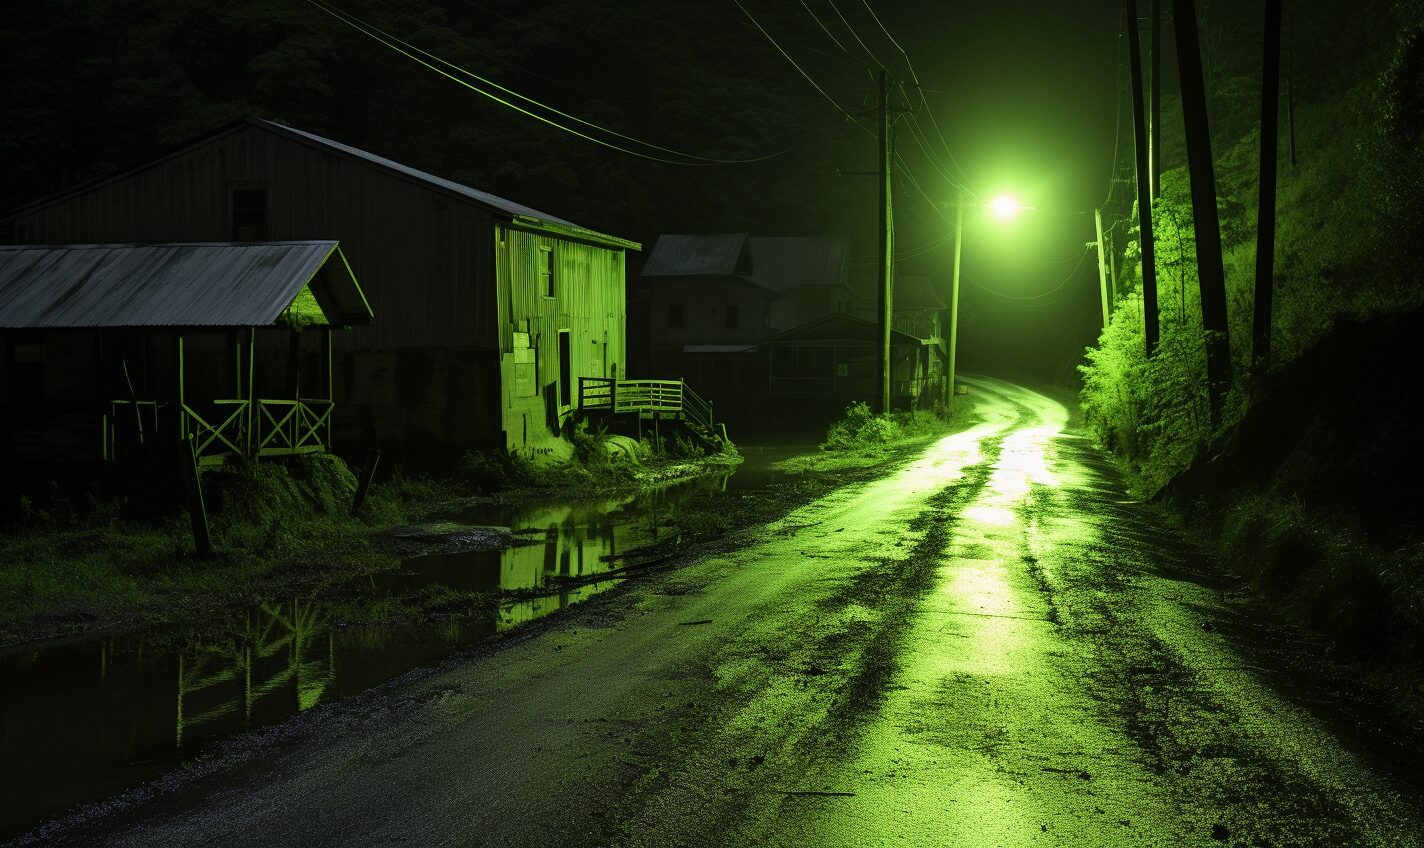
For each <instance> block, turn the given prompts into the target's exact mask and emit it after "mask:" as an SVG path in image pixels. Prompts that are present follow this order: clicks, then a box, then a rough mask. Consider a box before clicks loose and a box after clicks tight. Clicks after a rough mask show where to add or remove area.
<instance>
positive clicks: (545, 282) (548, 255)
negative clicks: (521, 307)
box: [539, 247, 554, 297]
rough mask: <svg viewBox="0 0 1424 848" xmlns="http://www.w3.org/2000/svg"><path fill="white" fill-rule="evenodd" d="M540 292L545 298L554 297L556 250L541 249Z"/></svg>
mask: <svg viewBox="0 0 1424 848" xmlns="http://www.w3.org/2000/svg"><path fill="white" fill-rule="evenodd" d="M539 291H540V292H541V293H543V295H544V296H545V297H553V296H554V249H553V248H552V247H541V248H539Z"/></svg>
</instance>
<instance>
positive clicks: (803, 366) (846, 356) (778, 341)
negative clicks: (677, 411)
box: [757, 313, 939, 420]
mask: <svg viewBox="0 0 1424 848" xmlns="http://www.w3.org/2000/svg"><path fill="white" fill-rule="evenodd" d="M879 346H880V327H879V325H878V324H876V323H874V322H872V321H866V320H864V319H862V318H857V317H855V316H853V315H848V314H845V313H837V314H835V315H826V316H824V317H822V318H818V319H816V320H815V321H811V322H809V323H806V324H803V325H801V326H799V327H796V328H794V329H791V330H788V331H786V332H784V333H781V334H779V335H777V336H774V337H772V338H770V339H767V340H766V341H764V342H762V343H761V344H759V345H757V347H758V349H760V350H761V351H763V352H764V353H765V355H766V357H767V366H768V372H769V375H770V381H769V385H768V391H769V401H770V404H771V405H772V406H779V407H784V408H792V407H794V408H795V409H796V410H797V412H798V414H805V415H808V416H811V417H813V418H816V419H817V420H820V419H824V420H830V419H832V418H834V417H836V416H837V415H839V414H840V413H841V412H842V411H844V409H845V407H846V406H847V405H849V404H851V403H854V402H855V401H870V400H872V399H873V398H875V397H876V396H877V394H878V392H879V389H878V386H879V381H878V379H877V374H876V368H877V367H878V362H879V358H878V351H879ZM938 349H939V347H938V343H937V342H931V341H930V340H927V339H920V338H916V337H915V336H912V335H909V334H907V333H903V332H900V331H899V330H892V331H891V333H890V404H891V407H892V408H894V409H910V408H918V407H925V406H929V405H931V404H932V403H933V401H934V396H935V385H936V384H935V383H934V382H933V381H932V370H931V363H932V362H933V361H934V359H935V357H936V351H937V350H938Z"/></svg>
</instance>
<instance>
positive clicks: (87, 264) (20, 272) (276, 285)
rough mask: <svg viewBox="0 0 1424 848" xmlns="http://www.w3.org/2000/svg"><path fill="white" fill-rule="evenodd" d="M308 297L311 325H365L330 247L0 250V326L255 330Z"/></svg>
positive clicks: (342, 262)
mask: <svg viewBox="0 0 1424 848" xmlns="http://www.w3.org/2000/svg"><path fill="white" fill-rule="evenodd" d="M307 291H309V292H310V293H311V296H312V297H313V298H314V299H315V301H316V305H317V306H318V307H319V308H320V312H321V315H320V316H318V320H315V321H309V322H308V323H317V324H322V325H328V326H329V325H354V324H368V323H370V320H371V309H370V306H369V305H367V303H366V298H365V295H363V294H362V292H361V287H360V285H359V284H358V283H357V282H356V278H355V276H354V275H353V274H352V273H351V267H350V266H349V265H348V264H347V263H346V258H345V256H344V255H342V253H341V249H340V247H339V246H338V245H337V243H336V242H334V241H288V242H263V243H255V244H226V243H213V244H148V245H133V244H83V245H63V246H40V247H35V246H24V245H16V246H0V328H7V329H71V328H99V327H261V326H269V325H272V324H276V323H278V321H279V319H281V318H282V316H283V313H284V312H285V311H286V310H287V309H288V308H290V307H292V306H293V304H294V302H296V301H297V300H298V298H299V297H304V292H307Z"/></svg>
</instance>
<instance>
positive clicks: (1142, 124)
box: [1124, 0, 1158, 356]
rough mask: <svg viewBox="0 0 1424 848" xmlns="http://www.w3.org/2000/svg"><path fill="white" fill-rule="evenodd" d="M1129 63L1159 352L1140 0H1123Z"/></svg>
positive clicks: (1148, 331) (1148, 333) (1147, 277)
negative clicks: (1139, 22) (1138, 21)
mask: <svg viewBox="0 0 1424 848" xmlns="http://www.w3.org/2000/svg"><path fill="white" fill-rule="evenodd" d="M1124 6H1125V10H1126V14H1127V33H1126V35H1127V51H1128V64H1130V65H1131V66H1132V133H1133V136H1132V137H1133V149H1134V151H1135V153H1136V159H1135V161H1136V168H1137V220H1138V227H1139V230H1140V234H1141V238H1142V316H1143V322H1144V326H1143V336H1144V338H1145V339H1146V341H1147V355H1148V356H1152V355H1153V354H1154V353H1156V352H1157V336H1158V320H1157V252H1156V249H1155V246H1154V241H1153V237H1152V175H1151V173H1150V169H1149V168H1148V165H1147V116H1146V115H1144V114H1143V112H1144V109H1143V103H1142V47H1141V45H1140V44H1139V43H1138V38H1137V0H1124Z"/></svg>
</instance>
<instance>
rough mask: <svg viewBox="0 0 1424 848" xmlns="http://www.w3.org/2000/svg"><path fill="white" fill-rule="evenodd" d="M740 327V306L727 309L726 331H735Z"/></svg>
mask: <svg viewBox="0 0 1424 848" xmlns="http://www.w3.org/2000/svg"><path fill="white" fill-rule="evenodd" d="M740 326H742V308H741V307H740V306H729V307H727V329H729V330H735V329H737V328H738V327H740Z"/></svg>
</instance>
